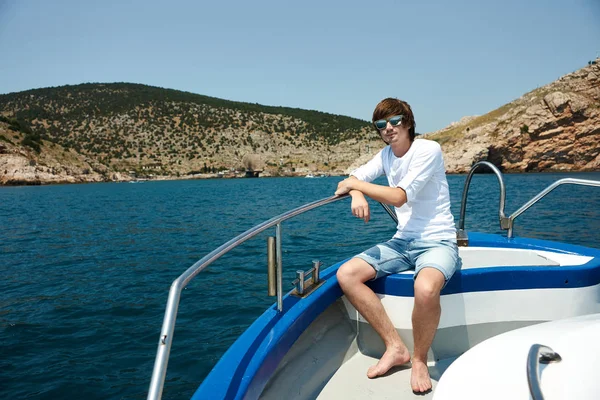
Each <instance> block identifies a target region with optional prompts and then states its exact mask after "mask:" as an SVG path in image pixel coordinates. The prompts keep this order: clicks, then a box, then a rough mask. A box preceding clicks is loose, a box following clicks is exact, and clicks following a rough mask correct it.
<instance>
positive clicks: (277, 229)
mask: <svg viewBox="0 0 600 400" xmlns="http://www.w3.org/2000/svg"><path fill="white" fill-rule="evenodd" d="M275 248H276V250H277V251H276V253H277V257H276V258H277V311H279V312H281V311H283V281H282V277H281V275H282V274H283V272H282V271H283V267H282V261H281V223H278V224H277V226H276V227H275Z"/></svg>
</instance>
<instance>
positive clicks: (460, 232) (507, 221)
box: [388, 161, 600, 246]
mask: <svg viewBox="0 0 600 400" xmlns="http://www.w3.org/2000/svg"><path fill="white" fill-rule="evenodd" d="M483 165H485V166H487V167H489V168H490V169H491V170H492V171H493V172H494V173H495V174H496V176H497V177H498V182H499V184H500V204H499V210H498V217H499V219H500V229H502V230H508V233H507V235H506V236H507V237H508V238H509V239H511V238H512V237H513V229H514V224H515V219H516V218H517V217H518V216H519V215H521V214H523V213H524V212H525V211H527V210H528V209H529V208H530V207H531V206H533V205H534V204H535V203H537V202H538V201H540V200H541V199H542V198H543V197H544V196H546V195H547V194H548V193H550V192H551V191H553V190H554V189H556V188H557V187H558V186H560V185H564V184H573V185H582V186H597V187H600V181H593V180H589V179H577V178H563V179H559V180H557V181H556V182H554V183H553V184H551V185H550V186H548V187H547V188H546V189H544V190H542V191H541V192H540V193H538V194H537V195H536V196H534V197H533V198H532V199H531V200H529V201H528V202H527V203H525V204H524V205H523V206H521V208H519V209H518V210H517V211H515V212H514V213H512V215H511V216H510V217H506V216H505V214H504V204H505V199H506V189H505V187H504V180H503V178H502V172H500V170H499V169H498V167H496V166H495V165H494V164H492V163H491V162H489V161H479V162H478V163H476V164H475V165H473V167H471V170H470V171H469V175H467V179H466V181H465V187H464V189H463V194H462V200H461V203H460V219H459V220H458V229H457V232H456V238H457V242H458V244H459V246H460V245H462V246H465V245H467V244H468V241H469V238H468V235H467V232H466V231H465V213H466V210H467V194H468V192H469V186H470V184H471V178H472V177H473V173H474V172H475V170H476V169H477V168H479V167H480V166H483ZM388 212H389V211H388Z"/></svg>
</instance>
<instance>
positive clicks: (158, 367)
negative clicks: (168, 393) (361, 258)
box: [148, 194, 391, 400]
mask: <svg viewBox="0 0 600 400" xmlns="http://www.w3.org/2000/svg"><path fill="white" fill-rule="evenodd" d="M346 197H348V195H347V194H345V195H342V196H332V197H328V198H325V199H321V200H317V201H314V202H312V203H308V204H305V205H303V206H300V207H298V208H295V209H293V210H290V211H287V212H285V213H283V214H281V215H278V216H276V217H274V218H271V219H270V220H268V221H265V222H263V223H262V224H259V225H256V226H254V227H252V228H250V229H248V230H247V231H246V232H244V233H242V234H240V235H238V236H236V237H235V238H233V239H231V240H230V241H228V242H227V243H224V244H223V245H221V246H220V247H218V248H216V249H215V250H213V251H211V252H210V253H209V254H207V255H206V256H204V257H202V258H201V259H200V260H198V261H197V262H196V263H195V264H194V265H192V266H191V267H190V268H188V269H187V270H186V271H185V272H184V273H183V274H181V275H180V276H179V278H177V279H175V280H174V281H173V283H172V284H171V289H170V290H169V299H168V300H167V308H166V311H165V317H164V319H163V325H162V329H161V333H160V338H159V341H158V350H157V352H156V359H155V361H154V369H153V370H152V380H151V381H150V389H149V391H148V399H149V400H158V399H160V398H161V397H162V392H163V388H164V384H165V377H166V374H167V364H168V362H169V354H170V351H171V344H172V343H173V333H174V330H175V320H176V319H177V310H178V308H179V300H180V298H181V292H182V290H183V289H184V288H185V287H186V286H187V285H188V283H190V281H191V280H192V279H194V277H195V276H196V275H198V274H199V273H200V272H202V270H204V269H205V268H206V267H207V266H209V265H210V264H211V263H212V262H214V261H215V260H217V259H218V258H220V257H221V256H222V255H224V254H225V253H227V252H229V251H230V250H232V249H234V248H235V247H237V246H239V245H240V244H242V243H244V242H245V241H247V240H248V239H251V238H253V237H254V236H256V235H258V234H259V233H261V232H263V231H264V230H266V229H268V228H271V227H273V226H275V232H276V239H275V240H276V259H277V273H276V279H277V290H276V292H277V310H278V311H282V309H283V289H282V263H281V222H283V221H285V220H288V219H290V218H293V217H295V216H297V215H299V214H302V213H305V212H307V211H309V210H312V209H314V208H317V207H321V206H324V205H326V204H329V203H333V202H335V201H338V200H341V199H343V198H346ZM386 210H388V209H386ZM388 212H389V211H388ZM390 215H391V214H390Z"/></svg>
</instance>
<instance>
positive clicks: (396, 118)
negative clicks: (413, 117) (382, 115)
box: [373, 115, 402, 130]
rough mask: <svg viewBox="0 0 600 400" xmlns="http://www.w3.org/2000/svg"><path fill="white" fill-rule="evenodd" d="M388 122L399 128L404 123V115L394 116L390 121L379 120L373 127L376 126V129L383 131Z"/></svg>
mask: <svg viewBox="0 0 600 400" xmlns="http://www.w3.org/2000/svg"><path fill="white" fill-rule="evenodd" d="M388 122H389V123H390V125H392V126H398V125H400V123H401V122H402V115H394V116H393V117H389V118H388V119H378V120H377V121H375V122H373V125H375V128H377V129H379V130H382V129H385V127H386V126H387V123H388Z"/></svg>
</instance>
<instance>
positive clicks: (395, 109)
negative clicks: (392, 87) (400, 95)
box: [373, 97, 415, 142]
mask: <svg viewBox="0 0 600 400" xmlns="http://www.w3.org/2000/svg"><path fill="white" fill-rule="evenodd" d="M394 115H402V126H404V127H407V128H408V135H409V136H410V141H411V142H412V141H413V140H415V116H414V115H413V112H412V109H411V108H410V105H409V104H408V103H407V102H405V101H402V100H399V99H394V98H392V97H388V98H387V99H383V100H381V101H380V102H379V104H377V107H375V111H373V122H375V121H377V120H378V119H384V118H389V117H393V116H394ZM375 130H376V131H377V134H379V135H380V136H381V132H380V131H379V129H377V128H375Z"/></svg>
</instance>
